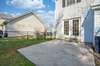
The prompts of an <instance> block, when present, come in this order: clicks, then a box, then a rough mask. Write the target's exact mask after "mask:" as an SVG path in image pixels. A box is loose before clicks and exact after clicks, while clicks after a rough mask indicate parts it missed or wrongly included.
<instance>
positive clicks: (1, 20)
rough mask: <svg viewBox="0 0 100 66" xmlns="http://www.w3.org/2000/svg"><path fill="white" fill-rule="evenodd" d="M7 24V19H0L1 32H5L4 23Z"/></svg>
mask: <svg viewBox="0 0 100 66" xmlns="http://www.w3.org/2000/svg"><path fill="white" fill-rule="evenodd" d="M4 22H5V19H3V18H0V30H3V23H4Z"/></svg>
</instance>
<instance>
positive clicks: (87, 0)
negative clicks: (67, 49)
mask: <svg viewBox="0 0 100 66" xmlns="http://www.w3.org/2000/svg"><path fill="white" fill-rule="evenodd" d="M55 13H56V14H55V17H56V21H57V25H56V37H57V38H63V39H69V40H72V39H77V40H78V41H80V42H88V43H94V40H95V36H100V0H56V11H55Z"/></svg>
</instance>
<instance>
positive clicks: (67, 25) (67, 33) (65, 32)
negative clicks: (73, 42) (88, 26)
mask: <svg viewBox="0 0 100 66" xmlns="http://www.w3.org/2000/svg"><path fill="white" fill-rule="evenodd" d="M64 34H66V35H69V21H64Z"/></svg>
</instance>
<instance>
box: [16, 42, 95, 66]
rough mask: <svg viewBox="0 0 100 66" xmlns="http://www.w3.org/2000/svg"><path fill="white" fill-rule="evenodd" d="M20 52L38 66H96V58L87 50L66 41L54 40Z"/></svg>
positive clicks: (22, 49)
mask: <svg viewBox="0 0 100 66" xmlns="http://www.w3.org/2000/svg"><path fill="white" fill-rule="evenodd" d="M18 51H19V52H20V53H21V54H23V55H24V56H25V57H26V58H27V59H29V60H30V61H31V62H32V63H34V64H36V65H37V66H95V64H94V57H93V55H92V54H91V53H89V51H88V50H87V49H86V48H83V47H79V46H78V45H77V44H76V43H73V42H72V43H71V42H66V41H64V40H53V41H49V42H45V43H41V44H38V45H33V46H29V47H25V48H21V49H18Z"/></svg>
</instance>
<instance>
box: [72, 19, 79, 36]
mask: <svg viewBox="0 0 100 66" xmlns="http://www.w3.org/2000/svg"><path fill="white" fill-rule="evenodd" d="M73 35H74V36H78V35H79V20H78V19H76V20H73Z"/></svg>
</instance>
